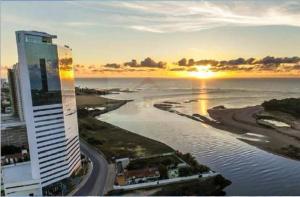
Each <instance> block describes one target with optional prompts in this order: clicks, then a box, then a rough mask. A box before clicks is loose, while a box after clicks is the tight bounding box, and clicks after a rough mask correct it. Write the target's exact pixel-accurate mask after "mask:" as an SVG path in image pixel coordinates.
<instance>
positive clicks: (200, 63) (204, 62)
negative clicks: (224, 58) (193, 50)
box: [196, 60, 219, 66]
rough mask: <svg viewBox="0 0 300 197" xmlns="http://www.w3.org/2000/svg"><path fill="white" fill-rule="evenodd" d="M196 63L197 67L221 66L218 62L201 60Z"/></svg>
mask: <svg viewBox="0 0 300 197" xmlns="http://www.w3.org/2000/svg"><path fill="white" fill-rule="evenodd" d="M196 63H197V65H211V66H216V65H218V64H219V62H218V61H216V60H199V61H197V62H196Z"/></svg>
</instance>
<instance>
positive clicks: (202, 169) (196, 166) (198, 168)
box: [177, 152, 209, 174]
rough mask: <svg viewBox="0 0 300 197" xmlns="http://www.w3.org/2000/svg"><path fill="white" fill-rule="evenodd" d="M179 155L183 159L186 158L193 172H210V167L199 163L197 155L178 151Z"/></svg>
mask: <svg viewBox="0 0 300 197" xmlns="http://www.w3.org/2000/svg"><path fill="white" fill-rule="evenodd" d="M177 155H178V156H179V157H180V158H181V159H182V160H184V161H185V162H186V163H187V164H189V165H190V167H191V169H192V173H193V174H196V173H203V172H208V171H209V167H207V166H205V165H201V164H199V163H198V162H197V160H196V159H195V157H193V156H192V155H191V154H190V153H186V154H182V153H180V152H177ZM179 173H180V172H179Z"/></svg>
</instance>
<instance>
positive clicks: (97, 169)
mask: <svg viewBox="0 0 300 197" xmlns="http://www.w3.org/2000/svg"><path fill="white" fill-rule="evenodd" d="M80 148H81V151H82V152H83V153H84V154H85V155H87V156H88V157H89V158H90V159H91V161H92V162H93V166H94V167H93V170H92V173H91V176H90V177H89V178H88V180H87V181H86V183H85V184H84V185H83V186H82V187H81V188H80V189H79V190H78V191H77V192H76V193H75V194H74V196H100V195H103V191H104V187H105V183H106V179H107V171H108V163H107V161H106V160H105V159H104V157H103V156H102V155H101V154H99V153H98V152H97V151H96V150H95V149H93V148H91V147H90V146H89V145H87V144H86V143H84V142H81V143H80Z"/></svg>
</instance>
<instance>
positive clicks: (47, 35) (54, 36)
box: [17, 30, 57, 38]
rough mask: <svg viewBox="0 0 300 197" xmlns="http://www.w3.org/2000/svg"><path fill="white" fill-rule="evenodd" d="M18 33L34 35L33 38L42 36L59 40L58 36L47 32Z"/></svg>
mask: <svg viewBox="0 0 300 197" xmlns="http://www.w3.org/2000/svg"><path fill="white" fill-rule="evenodd" d="M17 33H24V34H27V35H32V36H41V37H47V38H57V36H56V35H51V34H48V33H45V32H40V31H24V30H22V31H17Z"/></svg>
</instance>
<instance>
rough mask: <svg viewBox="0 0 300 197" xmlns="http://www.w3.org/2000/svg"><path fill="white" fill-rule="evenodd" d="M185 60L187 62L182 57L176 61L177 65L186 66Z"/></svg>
mask: <svg viewBox="0 0 300 197" xmlns="http://www.w3.org/2000/svg"><path fill="white" fill-rule="evenodd" d="M186 62H187V61H186V59H185V58H182V59H181V60H179V61H178V65H179V66H186V65H187V63H186Z"/></svg>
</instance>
